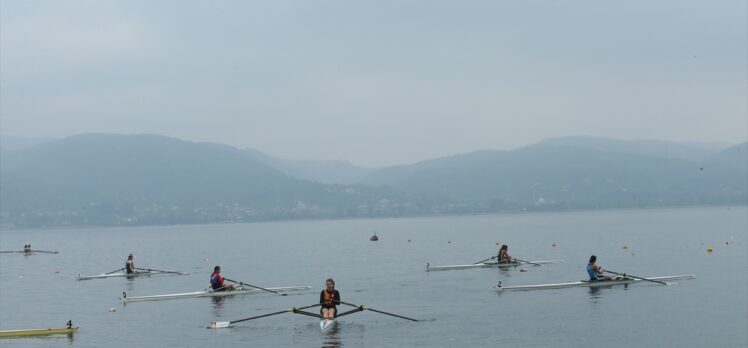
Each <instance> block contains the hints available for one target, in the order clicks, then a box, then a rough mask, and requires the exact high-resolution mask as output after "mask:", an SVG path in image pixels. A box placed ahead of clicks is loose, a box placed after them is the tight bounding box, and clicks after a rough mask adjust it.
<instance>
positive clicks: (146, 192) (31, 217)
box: [0, 134, 748, 227]
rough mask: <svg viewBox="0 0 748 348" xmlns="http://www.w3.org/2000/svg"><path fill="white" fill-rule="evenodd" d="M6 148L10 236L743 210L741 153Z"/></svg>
mask: <svg viewBox="0 0 748 348" xmlns="http://www.w3.org/2000/svg"><path fill="white" fill-rule="evenodd" d="M12 140H13V139H10V141H9V140H8V139H5V141H4V142H3V146H2V148H0V150H2V152H1V157H0V159H1V161H0V218H1V219H2V221H1V223H2V225H3V226H6V227H12V226H15V227H33V226H50V225H142V224H183V223H212V222H242V221H265V220H278V219H299V218H305V219H307V218H340V217H377V216H405V215H428V214H461V213H484V212H502V211H526V210H531V211H532V210H543V211H556V210H575V209H600V208H633V207H658V206H681V205H706V204H748V145H747V144H746V143H743V144H739V145H735V146H730V147H727V148H725V147H726V145H718V144H682V143H673V142H663V141H650V140H642V141H621V140H613V139H605V138H592V137H566V138H556V139H549V140H546V141H543V142H540V143H537V144H534V145H531V146H527V147H524V148H520V149H517V150H513V151H477V152H472V153H468V154H463V155H456V156H449V157H444V158H438V159H432V160H427V161H423V162H419V163H415V164H411V165H404V166H394V167H387V168H376V169H375V168H362V167H357V166H355V165H352V164H351V163H348V162H326V161H293V160H285V159H278V158H275V157H273V156H270V155H267V154H264V153H262V152H259V151H256V150H251V149H244V150H240V149H236V148H233V147H230V146H226V145H220V144H212V143H195V142H187V141H183V140H178V139H174V138H167V137H163V136H158V135H114V134H85V135H79V136H73V137H68V138H64V139H59V140H46V141H33V140H29V139H25V140H23V141H21V143H22V144H20V145H19V144H12V143H13V141H12Z"/></svg>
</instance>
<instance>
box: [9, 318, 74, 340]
mask: <svg viewBox="0 0 748 348" xmlns="http://www.w3.org/2000/svg"><path fill="white" fill-rule="evenodd" d="M76 331H78V327H77V326H73V321H72V320H68V324H67V326H65V327H63V328H58V329H25V330H5V331H0V337H23V336H42V335H58V334H68V335H72V334H73V333H74V332H76Z"/></svg>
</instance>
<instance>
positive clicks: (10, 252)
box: [0, 250, 60, 255]
mask: <svg viewBox="0 0 748 348" xmlns="http://www.w3.org/2000/svg"><path fill="white" fill-rule="evenodd" d="M59 253H60V252H59V251H49V250H29V251H24V250H8V251H0V254H22V255H36V254H59Z"/></svg>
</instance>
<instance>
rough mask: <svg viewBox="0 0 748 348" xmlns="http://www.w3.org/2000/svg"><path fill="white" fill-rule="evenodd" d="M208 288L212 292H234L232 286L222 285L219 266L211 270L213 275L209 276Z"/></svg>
mask: <svg viewBox="0 0 748 348" xmlns="http://www.w3.org/2000/svg"><path fill="white" fill-rule="evenodd" d="M210 287H211V288H212V289H213V291H226V290H234V286H233V285H231V284H224V283H223V277H221V266H216V267H214V268H213V273H212V274H211V275H210Z"/></svg>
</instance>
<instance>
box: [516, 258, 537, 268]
mask: <svg viewBox="0 0 748 348" xmlns="http://www.w3.org/2000/svg"><path fill="white" fill-rule="evenodd" d="M514 259H515V260H517V261H519V262H524V263H529V264H531V265H536V266H542V265H543V264H540V263H536V262H530V261H527V260H522V259H518V258H516V257H515V258H514Z"/></svg>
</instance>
